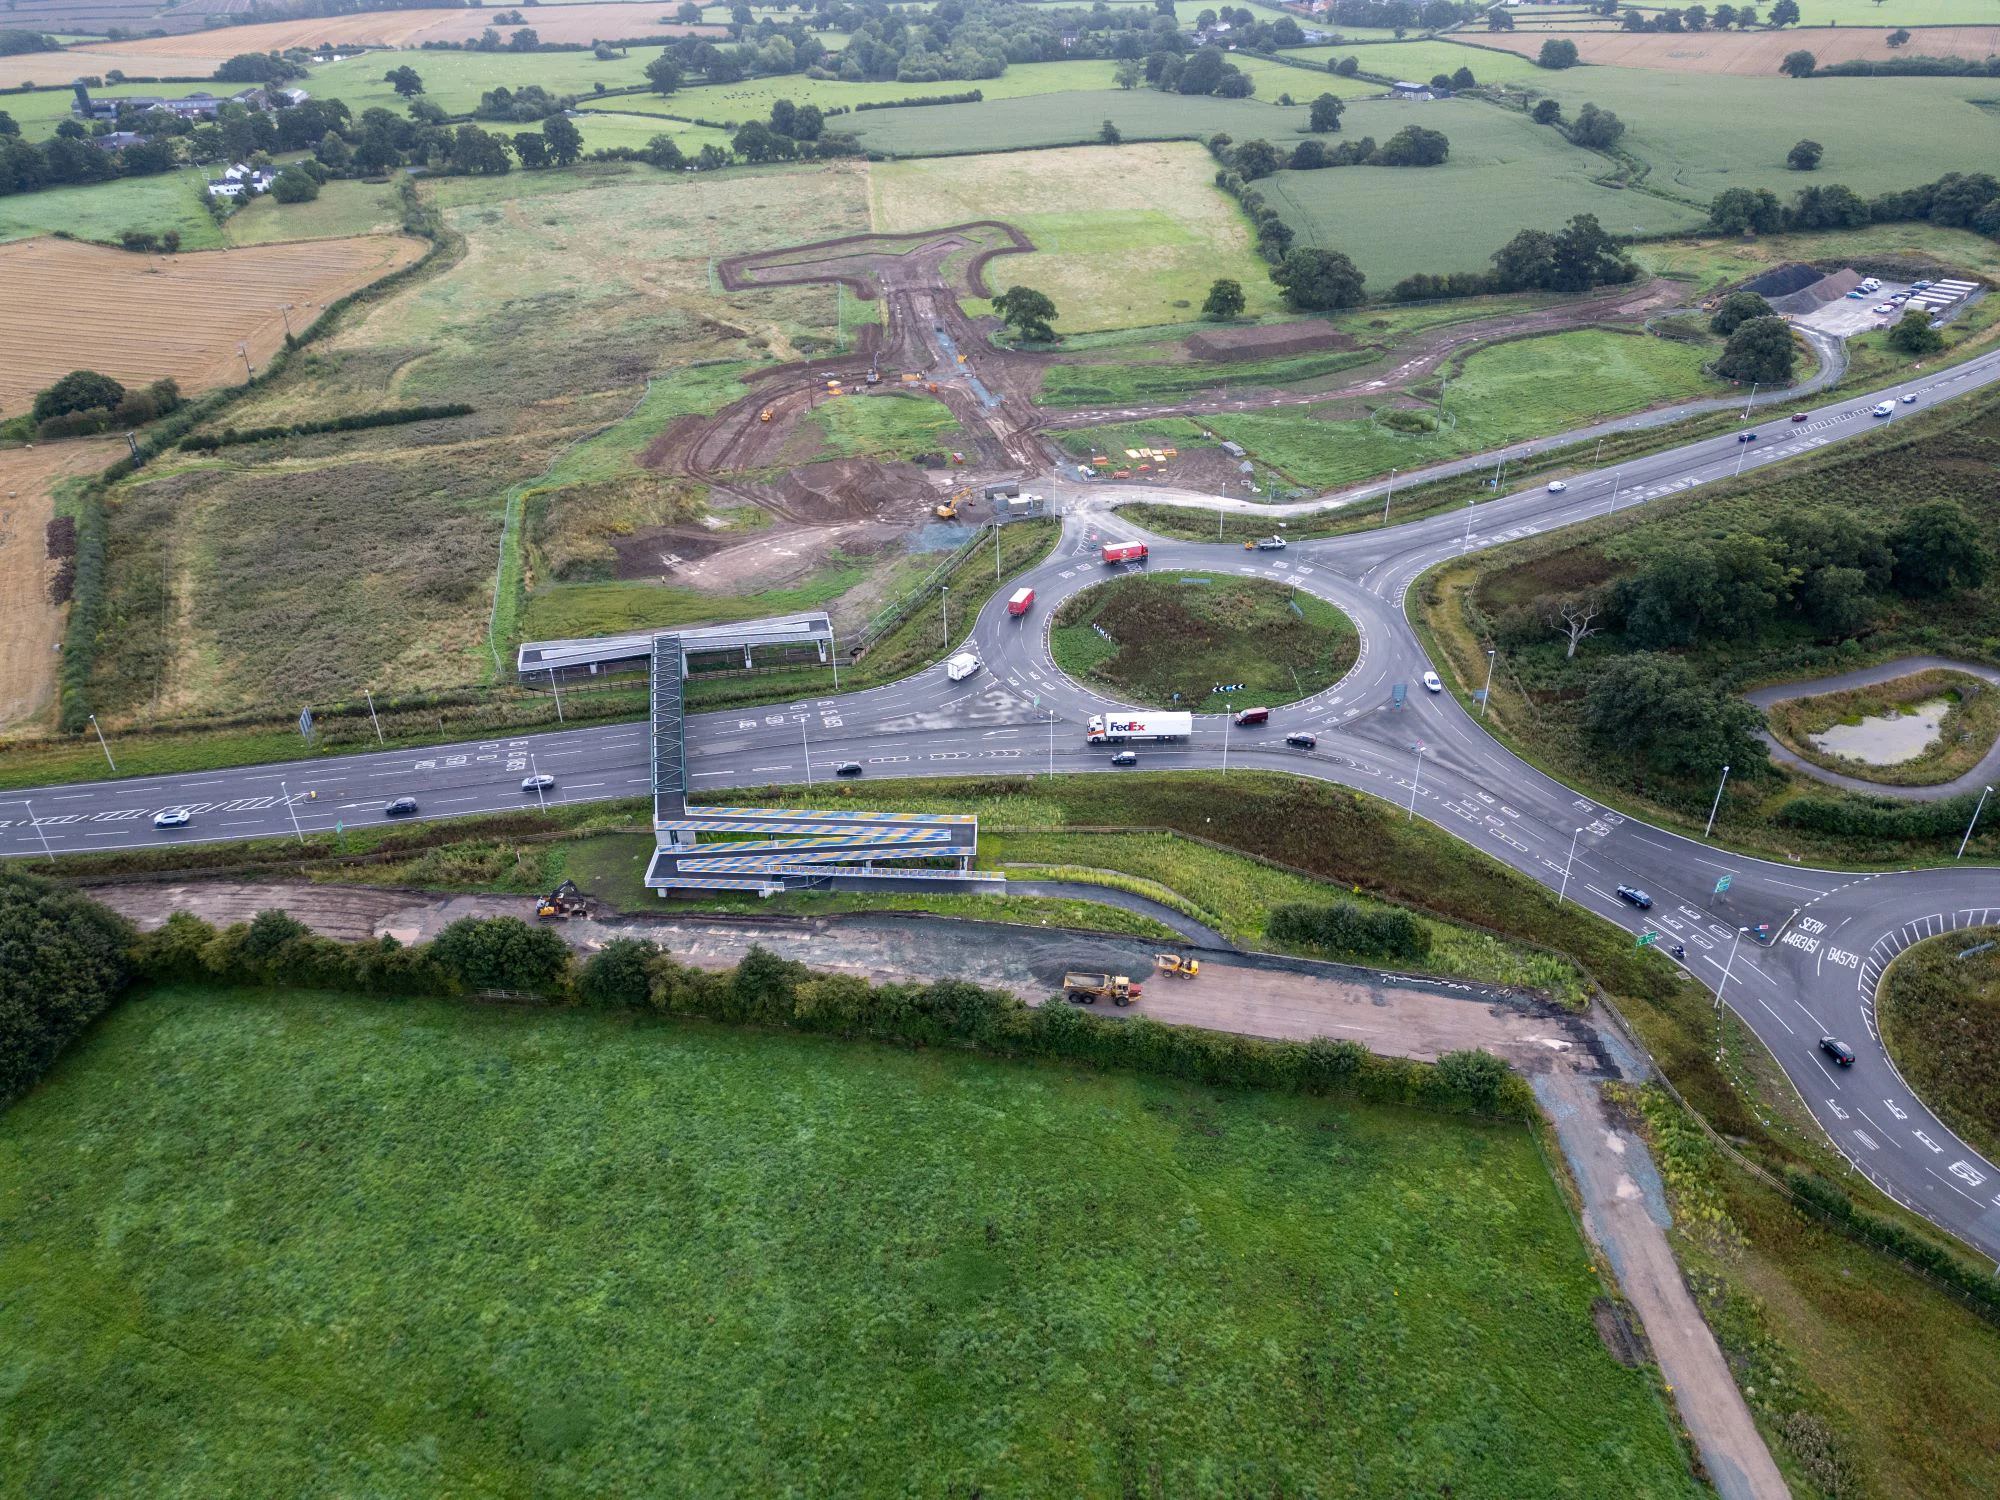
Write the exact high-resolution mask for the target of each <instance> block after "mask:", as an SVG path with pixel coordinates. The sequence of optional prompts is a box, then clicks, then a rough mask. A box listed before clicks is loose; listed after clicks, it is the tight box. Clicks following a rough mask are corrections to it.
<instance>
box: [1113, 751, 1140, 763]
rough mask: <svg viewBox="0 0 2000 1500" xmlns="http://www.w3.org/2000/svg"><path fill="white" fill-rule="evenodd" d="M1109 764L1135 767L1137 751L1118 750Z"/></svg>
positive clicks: (1137, 760)
mask: <svg viewBox="0 0 2000 1500" xmlns="http://www.w3.org/2000/svg"><path fill="white" fill-rule="evenodd" d="M1111 764H1112V765H1114V766H1136V765H1138V764H1139V752H1138V751H1137V750H1120V751H1119V752H1118V753H1117V754H1116V755H1114V756H1112V757H1111Z"/></svg>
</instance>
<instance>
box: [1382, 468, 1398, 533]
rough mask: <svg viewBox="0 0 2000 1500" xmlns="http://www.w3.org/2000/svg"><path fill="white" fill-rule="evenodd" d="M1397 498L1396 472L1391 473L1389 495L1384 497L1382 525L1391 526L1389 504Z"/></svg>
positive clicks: (1392, 470) (1391, 471)
mask: <svg viewBox="0 0 2000 1500" xmlns="http://www.w3.org/2000/svg"><path fill="white" fill-rule="evenodd" d="M1395 498H1396V471H1395V470H1394V469H1391V470H1390V471H1389V493H1388V494H1386V495H1384V496H1383V497H1382V524H1383V525H1384V526H1387V525H1388V524H1389V502H1390V501H1391V500H1393V499H1395Z"/></svg>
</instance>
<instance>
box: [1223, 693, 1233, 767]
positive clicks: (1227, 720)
mask: <svg viewBox="0 0 2000 1500" xmlns="http://www.w3.org/2000/svg"><path fill="white" fill-rule="evenodd" d="M1235 722H1236V715H1235V713H1234V712H1232V706H1231V705H1230V704H1229V703H1228V702H1227V701H1225V702H1224V703H1223V705H1222V774H1223V775H1224V776H1227V775H1228V774H1229V726H1230V725H1231V724H1234V723H1235Z"/></svg>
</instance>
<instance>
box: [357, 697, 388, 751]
mask: <svg viewBox="0 0 2000 1500" xmlns="http://www.w3.org/2000/svg"><path fill="white" fill-rule="evenodd" d="M361 696H362V697H364V698H366V699H367V700H368V719H369V722H370V723H372V724H373V725H374V726H375V743H376V744H378V745H386V744H388V743H389V742H388V741H387V740H385V739H383V738H382V721H381V720H380V719H378V718H376V717H375V695H374V693H372V692H370V691H369V690H368V689H367V688H363V689H362V690H361Z"/></svg>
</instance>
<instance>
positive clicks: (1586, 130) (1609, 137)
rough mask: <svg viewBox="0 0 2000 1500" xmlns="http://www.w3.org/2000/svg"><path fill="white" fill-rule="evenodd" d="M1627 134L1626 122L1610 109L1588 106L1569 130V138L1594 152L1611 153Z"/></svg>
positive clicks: (1578, 115)
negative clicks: (1619, 139) (1619, 140)
mask: <svg viewBox="0 0 2000 1500" xmlns="http://www.w3.org/2000/svg"><path fill="white" fill-rule="evenodd" d="M1624 133H1625V122H1624V121H1623V120H1621V119H1619V118H1618V116H1616V115H1614V114H1613V113H1612V112H1611V111H1610V110H1608V109H1599V108H1598V107H1597V106H1596V105H1595V104H1586V105H1584V107H1583V109H1582V110H1581V111H1580V112H1579V113H1578V114H1577V117H1576V123H1575V124H1573V125H1571V126H1570V128H1569V138H1570V139H1571V140H1572V141H1574V142H1575V143H1576V144H1577V145H1579V146H1583V147H1586V148H1588V149H1589V150H1592V151H1609V150H1610V149H1611V148H1612V147H1613V146H1615V145H1617V144H1618V138H1619V137H1620V136H1622V135H1623V134H1624Z"/></svg>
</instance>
